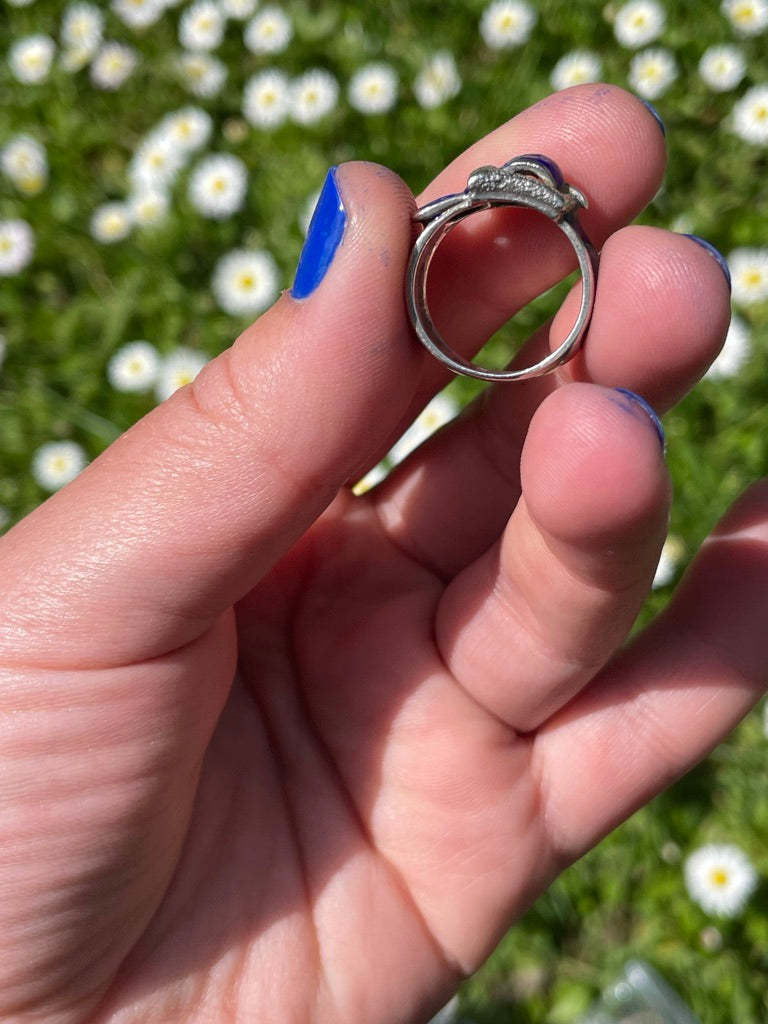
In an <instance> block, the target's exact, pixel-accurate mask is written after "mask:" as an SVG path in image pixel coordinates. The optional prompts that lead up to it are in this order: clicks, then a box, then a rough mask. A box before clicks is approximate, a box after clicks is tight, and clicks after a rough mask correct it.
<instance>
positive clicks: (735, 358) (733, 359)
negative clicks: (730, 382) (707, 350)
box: [704, 316, 752, 380]
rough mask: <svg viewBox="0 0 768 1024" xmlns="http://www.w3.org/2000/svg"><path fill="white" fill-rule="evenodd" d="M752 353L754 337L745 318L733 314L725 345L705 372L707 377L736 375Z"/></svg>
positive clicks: (717, 377) (719, 377) (718, 377)
mask: <svg viewBox="0 0 768 1024" xmlns="http://www.w3.org/2000/svg"><path fill="white" fill-rule="evenodd" d="M751 354H752V338H751V336H750V331H749V327H748V326H747V323H746V321H745V320H742V319H741V317H739V316H732V317H731V322H730V324H729V326H728V333H727V334H726V336H725V341H724V342H723V347H722V348H721V349H720V352H719V354H718V355H717V357H716V359H715V360H714V362H713V363H712V365H711V366H710V368H709V369H708V370H707V372H706V373H705V374H704V376H705V377H712V378H716V379H718V380H719V379H721V378H723V377H735V376H736V374H737V373H738V372H739V370H740V369H741V368H742V366H744V364H745V363H746V362H747V361H748V359H749V357H750V355H751Z"/></svg>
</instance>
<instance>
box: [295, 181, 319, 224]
mask: <svg viewBox="0 0 768 1024" xmlns="http://www.w3.org/2000/svg"><path fill="white" fill-rule="evenodd" d="M319 199H320V190H319V189H318V191H316V192H313V193H312V195H311V196H309V197H308V198H307V199H305V200H304V203H303V205H302V206H301V208H300V210H299V216H298V222H299V227H300V228H301V233H302V234H303V235H306V234H307V233H308V232H309V225H310V224H311V223H312V217H313V215H314V212H315V209H316V208H317V203H318V200H319Z"/></svg>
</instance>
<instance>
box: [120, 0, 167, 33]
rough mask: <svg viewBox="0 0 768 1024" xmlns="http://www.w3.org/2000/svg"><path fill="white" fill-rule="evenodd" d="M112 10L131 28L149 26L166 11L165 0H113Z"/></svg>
mask: <svg viewBox="0 0 768 1024" xmlns="http://www.w3.org/2000/svg"><path fill="white" fill-rule="evenodd" d="M112 10H113V11H114V12H115V14H116V15H117V17H118V18H119V19H120V21H122V23H123V24H124V25H127V26H128V27H129V28H137V29H142V28H149V26H150V25H154V24H155V22H156V21H158V20H159V19H160V17H161V16H162V15H163V14H164V13H165V3H164V2H163V0H112Z"/></svg>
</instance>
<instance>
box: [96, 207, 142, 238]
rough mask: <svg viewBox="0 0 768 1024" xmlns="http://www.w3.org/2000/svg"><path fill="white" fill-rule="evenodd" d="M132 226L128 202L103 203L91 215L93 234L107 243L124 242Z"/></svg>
mask: <svg viewBox="0 0 768 1024" xmlns="http://www.w3.org/2000/svg"><path fill="white" fill-rule="evenodd" d="M132 228H133V220H132V219H131V211H130V208H129V206H128V204H127V203H119V202H114V203H103V204H102V205H101V206H99V207H98V208H97V209H95V210H94V211H93V214H92V216H91V235H92V236H93V237H94V238H95V239H96V241H97V242H102V243H103V244H105V245H112V244H113V243H114V242H122V241H123V239H124V238H127V237H128V235H130V233H131V230H132Z"/></svg>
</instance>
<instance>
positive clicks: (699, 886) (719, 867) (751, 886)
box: [683, 843, 758, 917]
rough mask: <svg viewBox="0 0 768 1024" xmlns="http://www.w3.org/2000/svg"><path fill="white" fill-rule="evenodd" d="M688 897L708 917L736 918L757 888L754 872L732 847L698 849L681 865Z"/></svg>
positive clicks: (749, 862)
mask: <svg viewBox="0 0 768 1024" xmlns="http://www.w3.org/2000/svg"><path fill="white" fill-rule="evenodd" d="M683 870H684V878H685V887H686V889H687V890H688V895H689V896H690V897H691V899H692V900H693V901H694V903H698V905H699V906H700V907H701V909H702V910H704V911H705V912H706V913H708V914H716V915H717V916H719V917H736V915H737V914H740V913H741V911H742V910H743V909H744V907H745V906H746V904H747V901H748V900H749V898H750V896H751V895H752V893H753V892H754V891H755V889H756V888H757V882H758V878H757V872H756V871H755V869H754V867H753V866H752V862H751V861H750V859H749V857H747V855H746V853H744V851H743V850H741V849H739V847H738V846H734V845H732V844H728V843H723V844H715V843H712V844H709V845H707V846H700V847H699V849H698V850H694V852H693V853H692V854H691V855H690V856H689V857H688V859H687V860H686V862H685V865H684V869H683Z"/></svg>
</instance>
